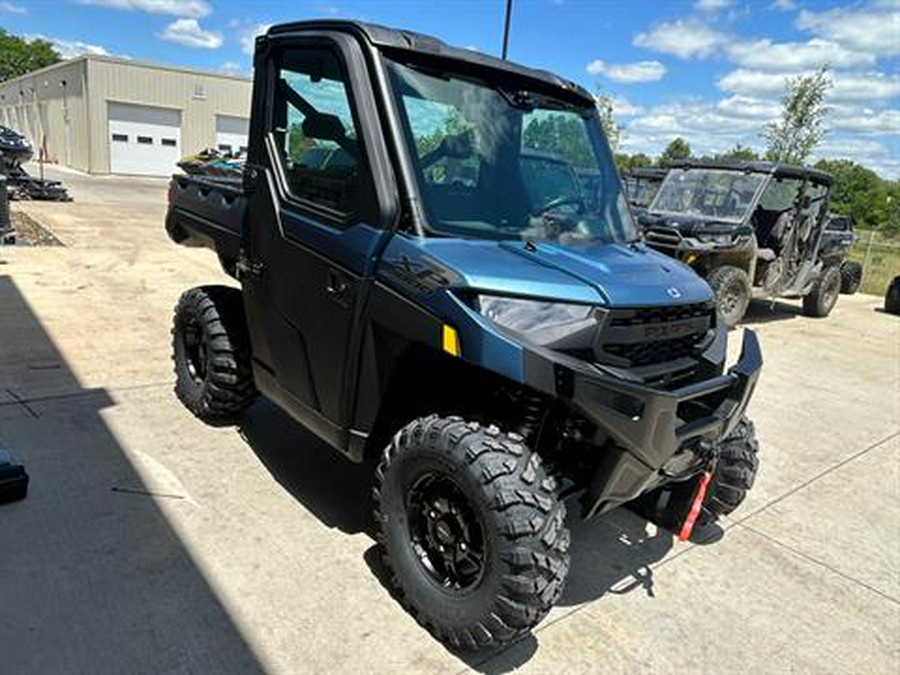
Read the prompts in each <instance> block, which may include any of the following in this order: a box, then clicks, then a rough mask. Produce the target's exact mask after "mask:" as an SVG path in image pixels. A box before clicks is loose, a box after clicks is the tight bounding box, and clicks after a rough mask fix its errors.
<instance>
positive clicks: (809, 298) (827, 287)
mask: <svg viewBox="0 0 900 675" xmlns="http://www.w3.org/2000/svg"><path fill="white" fill-rule="evenodd" d="M840 292H841V272H840V268H839V267H838V266H837V265H832V266H831V267H826V268H825V269H824V270H823V271H822V274H820V275H819V278H818V279H817V280H816V283H815V284H813V287H812V290H811V291H810V292H809V293H807V294H806V295H804V296H803V313H804V314H805V315H806V316H814V317H818V318H824V317H826V316H828V315H829V314H831V310H832V309H834V306H835V305H836V304H837V299H838V295H840Z"/></svg>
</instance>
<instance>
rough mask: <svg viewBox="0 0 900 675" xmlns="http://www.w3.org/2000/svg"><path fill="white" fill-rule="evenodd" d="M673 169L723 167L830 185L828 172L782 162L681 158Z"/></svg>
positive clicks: (830, 180)
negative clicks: (806, 179)
mask: <svg viewBox="0 0 900 675" xmlns="http://www.w3.org/2000/svg"><path fill="white" fill-rule="evenodd" d="M670 166H671V168H673V169H723V170H726V171H743V172H745V173H767V174H771V175H773V176H783V177H788V178H811V179H812V180H815V181H817V182H820V183H825V184H826V185H831V183H832V182H833V180H834V179H833V178H832V177H831V174H830V173H825V172H824V171H819V170H818V169H813V168H812V167H810V166H794V165H792V164H784V163H783V162H734V161H726V160H716V159H682V160H678V161H675V162H672V164H671V165H670Z"/></svg>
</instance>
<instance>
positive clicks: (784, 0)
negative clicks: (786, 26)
mask: <svg viewBox="0 0 900 675" xmlns="http://www.w3.org/2000/svg"><path fill="white" fill-rule="evenodd" d="M769 7H770V8H771V9H777V10H779V11H781V12H790V11H793V10H795V9H797V3H796V2H794V0H774V2H772V4H771V5H769Z"/></svg>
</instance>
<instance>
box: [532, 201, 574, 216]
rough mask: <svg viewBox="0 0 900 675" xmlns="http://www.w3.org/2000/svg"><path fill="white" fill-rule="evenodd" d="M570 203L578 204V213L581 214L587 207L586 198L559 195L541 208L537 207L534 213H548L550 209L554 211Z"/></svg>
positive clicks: (540, 214)
mask: <svg viewBox="0 0 900 675" xmlns="http://www.w3.org/2000/svg"><path fill="white" fill-rule="evenodd" d="M569 204H575V205H577V206H578V209H577V210H576V213H578V214H579V215H580V214H582V213H584V212H585V210H586V208H587V205H586V204H585V202H584V199H582V198H581V197H574V196H573V197H566V196H562V197H557V198H556V199H551V200H550V201H549V202H547V203H546V204H544V205H543V206H541V207H540V208H538V209H536V210H535V211H534V215H536V216H542V215H544V214H545V213H547V212H548V211H553V210H555V209H558V208H559V207H560V206H567V205H569Z"/></svg>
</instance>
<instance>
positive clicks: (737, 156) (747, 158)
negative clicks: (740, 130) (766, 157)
mask: <svg viewBox="0 0 900 675" xmlns="http://www.w3.org/2000/svg"><path fill="white" fill-rule="evenodd" d="M716 159H723V160H726V161H732V162H757V161H759V154H758V153H757V152H756V150H754V149H753V148H748V147H745V146H743V145H741V144H740V143H738V144H736V145H735V146H734V147H733V148H732V149H731V150H729V151H728V152H722V153H719V154H718V155H716Z"/></svg>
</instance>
